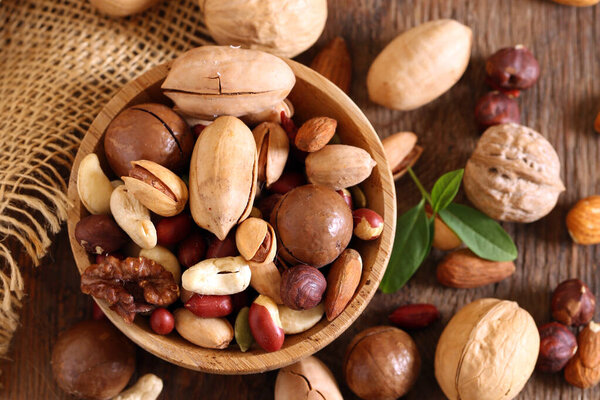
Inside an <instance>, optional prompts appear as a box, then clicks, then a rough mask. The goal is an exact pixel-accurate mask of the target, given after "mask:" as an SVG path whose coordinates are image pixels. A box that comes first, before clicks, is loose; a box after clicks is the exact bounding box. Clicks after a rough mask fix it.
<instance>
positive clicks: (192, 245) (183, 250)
mask: <svg viewBox="0 0 600 400" xmlns="http://www.w3.org/2000/svg"><path fill="white" fill-rule="evenodd" d="M205 254H206V242H205V241H204V237H203V236H202V235H201V234H199V233H192V234H191V235H190V236H188V237H187V238H186V239H185V240H184V241H183V242H181V243H180V244H179V249H178V250H177V259H178V260H179V262H180V263H181V265H183V266H185V267H187V268H189V267H191V266H192V265H194V264H197V263H199V262H200V261H202V260H204V255H205Z"/></svg>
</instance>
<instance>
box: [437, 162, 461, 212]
mask: <svg viewBox="0 0 600 400" xmlns="http://www.w3.org/2000/svg"><path fill="white" fill-rule="evenodd" d="M464 172H465V170H464V169H457V170H456V171H450V172H448V173H445V174H444V175H442V176H441V177H440V178H439V179H438V180H437V181H436V182H435V184H434V185H433V189H432V190H431V202H432V204H431V208H433V212H434V213H438V212H439V211H440V210H443V209H444V208H446V207H448V205H449V204H450V203H451V202H452V200H454V198H455V197H456V194H457V193H458V189H460V183H461V182H462V178H463V174H464Z"/></svg>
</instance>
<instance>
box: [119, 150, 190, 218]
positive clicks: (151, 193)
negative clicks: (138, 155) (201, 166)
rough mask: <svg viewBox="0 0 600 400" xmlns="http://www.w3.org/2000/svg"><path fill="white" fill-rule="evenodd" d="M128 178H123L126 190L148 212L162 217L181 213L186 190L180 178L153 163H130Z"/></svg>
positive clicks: (186, 195)
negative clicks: (146, 208)
mask: <svg viewBox="0 0 600 400" xmlns="http://www.w3.org/2000/svg"><path fill="white" fill-rule="evenodd" d="M131 165H132V166H133V168H132V169H130V170H129V176H123V177H121V179H123V182H125V186H126V187H127V190H128V191H129V192H130V193H131V194H133V195H134V196H135V198H136V199H138V200H139V201H140V203H142V204H143V205H145V206H146V207H148V209H149V210H151V211H153V212H155V213H156V214H158V215H162V216H163V217H172V216H173V215H177V214H179V213H180V212H182V211H183V209H184V208H185V205H186V204H187V200H188V190H187V187H186V186H185V183H184V182H183V181H182V180H181V178H180V177H178V176H177V175H175V174H174V173H173V172H171V171H170V170H168V169H167V168H165V167H163V166H162V165H160V164H157V163H155V162H154V161H148V160H138V161H132V162H131Z"/></svg>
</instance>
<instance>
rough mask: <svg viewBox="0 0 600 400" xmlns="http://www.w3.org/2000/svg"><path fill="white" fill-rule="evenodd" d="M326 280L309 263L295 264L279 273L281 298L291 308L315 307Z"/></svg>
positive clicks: (321, 294) (323, 290)
mask: <svg viewBox="0 0 600 400" xmlns="http://www.w3.org/2000/svg"><path fill="white" fill-rule="evenodd" d="M326 288H327V280H325V277H324V276H323V274H322V273H321V272H320V271H319V270H318V269H316V268H315V267H311V266H310V265H297V266H295V267H293V268H289V269H287V270H285V271H284V272H283V274H282V275H281V290H280V295H281V300H283V304H285V305H286V306H288V307H289V308H291V309H292V310H308V309H311V308H313V307H316V306H317V305H318V304H319V303H320V302H321V299H322V298H323V293H325V289H326Z"/></svg>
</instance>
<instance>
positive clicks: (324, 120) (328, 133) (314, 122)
mask: <svg viewBox="0 0 600 400" xmlns="http://www.w3.org/2000/svg"><path fill="white" fill-rule="evenodd" d="M335 128H337V121H336V120H335V119H333V118H328V117H315V118H311V119H309V120H308V121H306V122H305V123H304V124H302V126H301V127H300V129H298V134H297V135H296V139H295V141H294V142H295V144H296V147H297V148H298V149H299V150H302V151H306V152H309V153H312V152H315V151H318V150H321V149H322V148H323V147H325V145H326V144H327V143H329V141H330V140H331V138H332V137H333V135H335Z"/></svg>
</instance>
